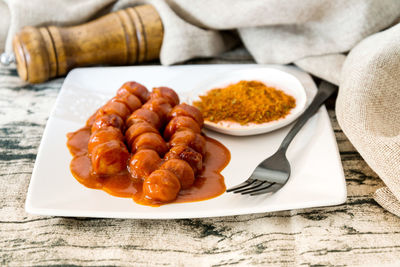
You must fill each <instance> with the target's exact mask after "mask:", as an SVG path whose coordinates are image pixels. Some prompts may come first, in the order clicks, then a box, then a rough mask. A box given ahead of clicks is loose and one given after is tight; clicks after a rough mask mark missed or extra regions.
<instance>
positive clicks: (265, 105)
mask: <svg viewBox="0 0 400 267" xmlns="http://www.w3.org/2000/svg"><path fill="white" fill-rule="evenodd" d="M193 104H194V105H195V106H196V107H197V108H199V109H200V110H201V112H202V113H203V116H204V119H205V120H208V121H212V122H219V121H232V122H238V123H240V124H242V125H245V124H248V123H257V124H260V123H265V122H270V121H274V120H278V119H280V118H284V117H285V116H286V115H287V114H289V112H290V110H291V109H292V108H294V107H295V106H296V100H295V99H294V97H292V96H290V95H287V94H285V93H284V92H283V91H281V90H278V89H276V88H273V87H269V86H267V85H265V84H264V83H262V82H259V81H240V82H238V83H235V84H231V85H228V86H227V87H225V88H216V89H212V90H210V91H208V92H207V94H206V95H203V96H200V101H196V102H194V103H193Z"/></svg>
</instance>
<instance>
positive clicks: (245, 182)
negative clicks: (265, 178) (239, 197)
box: [226, 179, 257, 193]
mask: <svg viewBox="0 0 400 267" xmlns="http://www.w3.org/2000/svg"><path fill="white" fill-rule="evenodd" d="M256 181H257V180H253V179H247V180H246V181H244V182H243V183H241V184H239V185H237V186H234V187H231V188H229V189H227V190H226V192H228V193H229V192H232V191H234V190H237V189H241V188H244V187H246V186H249V185H251V184H253V183H254V182H256Z"/></svg>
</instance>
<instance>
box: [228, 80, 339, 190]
mask: <svg viewBox="0 0 400 267" xmlns="http://www.w3.org/2000/svg"><path fill="white" fill-rule="evenodd" d="M335 91H336V86H334V85H332V84H330V83H328V82H322V83H321V84H320V88H319V90H318V92H317V94H316V95H315V97H314V99H313V101H312V102H311V104H310V105H309V106H308V107H307V109H306V110H305V111H304V113H303V114H302V115H301V116H300V117H299V118H298V119H297V122H296V123H295V124H294V126H293V127H292V129H290V131H289V133H288V134H287V135H286V137H285V139H283V141H282V144H281V145H280V147H279V148H278V150H277V151H276V152H275V154H273V155H272V156H271V157H269V158H267V159H266V160H264V161H262V162H261V163H260V164H258V166H257V167H256V168H255V170H254V171H253V173H252V174H251V175H250V177H249V178H248V179H247V180H246V181H244V182H243V183H241V184H239V185H237V186H235V187H232V188H229V189H228V190H226V192H233V193H241V194H243V195H246V194H250V195H252V196H253V195H260V194H266V193H274V192H276V191H278V190H279V189H281V188H282V187H283V186H284V185H285V184H286V182H287V181H288V180H289V177H290V164H289V161H288V160H287V158H286V151H287V149H288V147H289V145H290V143H291V141H292V140H293V138H294V137H295V136H296V134H297V133H298V132H299V130H300V129H301V128H302V127H303V126H304V124H305V123H306V122H307V121H308V119H310V118H311V117H312V116H313V115H314V114H315V113H316V112H317V111H318V109H319V108H320V107H321V105H322V104H323V103H324V102H325V101H326V100H327V99H328V98H329V97H330V96H331V95H332V94H333V93H334V92H335Z"/></svg>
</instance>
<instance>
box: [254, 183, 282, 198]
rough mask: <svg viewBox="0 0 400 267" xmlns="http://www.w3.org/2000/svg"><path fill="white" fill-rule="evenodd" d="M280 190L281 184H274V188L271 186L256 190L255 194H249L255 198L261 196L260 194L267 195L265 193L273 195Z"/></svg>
mask: <svg viewBox="0 0 400 267" xmlns="http://www.w3.org/2000/svg"><path fill="white" fill-rule="evenodd" d="M281 188H282V185H281V184H275V185H274V186H271V187H269V188H267V189H265V190H258V191H257V192H254V193H253V194H251V196H257V195H262V194H267V193H274V192H276V191H278V190H279V189H281Z"/></svg>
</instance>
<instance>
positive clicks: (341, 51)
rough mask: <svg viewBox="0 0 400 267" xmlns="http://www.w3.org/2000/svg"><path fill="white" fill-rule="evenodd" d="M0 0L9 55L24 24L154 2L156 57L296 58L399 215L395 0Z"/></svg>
mask: <svg viewBox="0 0 400 267" xmlns="http://www.w3.org/2000/svg"><path fill="white" fill-rule="evenodd" d="M4 1H5V2H0V50H2V49H3V48H5V50H6V51H7V52H10V51H11V40H12V37H13V36H14V34H15V33H16V32H17V31H18V30H19V29H21V27H23V26H25V25H33V26H40V25H48V24H52V25H53V24H56V25H73V24H78V23H82V22H84V21H87V20H90V19H92V18H94V17H96V16H99V15H101V14H104V13H106V12H109V11H115V10H118V9H122V8H125V7H128V6H133V5H137V4H141V3H151V4H153V5H154V6H155V7H156V9H157V10H158V12H159V13H160V16H161V18H162V21H163V24H164V31H165V32H164V41H163V45H162V49H161V54H160V60H161V63H162V64H165V65H169V64H175V63H179V62H183V61H185V60H188V59H191V58H196V57H212V56H215V55H217V54H220V53H222V52H224V51H226V50H229V49H230V48H232V45H234V44H235V43H236V41H238V39H240V40H241V42H242V43H243V44H244V46H245V47H246V48H247V50H248V51H249V52H250V53H251V55H252V56H253V57H254V59H255V61H256V62H258V63H275V64H287V63H294V64H296V65H297V66H299V67H300V68H302V69H304V70H306V71H308V72H310V73H312V74H314V75H316V76H318V77H320V78H322V79H325V80H327V81H330V82H332V83H335V84H337V85H339V86H340V89H339V96H338V99H337V107H336V111H337V116H338V120H339V123H340V125H341V127H342V128H343V131H344V132H345V133H346V135H347V136H348V138H349V139H350V141H351V142H352V143H353V144H354V146H355V147H356V148H357V149H358V151H359V152H360V154H361V155H362V156H363V158H364V159H365V161H366V162H367V163H368V164H369V165H370V166H371V167H372V168H373V170H375V172H376V173H377V174H378V175H379V176H380V177H381V178H382V180H383V181H384V182H385V184H386V186H387V187H385V188H382V189H379V190H378V191H377V192H376V194H375V199H376V201H377V202H378V203H380V204H381V205H382V206H383V207H384V208H386V209H387V210H389V211H391V212H392V213H394V214H396V215H398V216H400V149H399V148H400V101H399V96H400V25H396V24H397V23H398V22H399V21H400V20H399V19H400V1H398V0H383V1H376V0H351V1H349V0H336V1H330V0H303V1H296V0H289V1H281V0H247V1H242V0H202V1H198V0H167V1H162V0H148V1H136V0H119V1H115V0H58V1H53V0H31V1H24V0H4ZM61 11H62V12H61ZM383 30H384V31H383ZM232 33H234V34H232ZM349 51H350V53H349V55H348V56H346V53H348V52H349Z"/></svg>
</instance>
